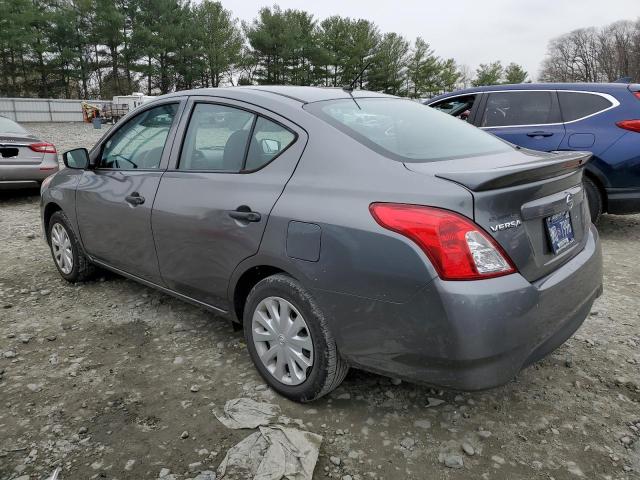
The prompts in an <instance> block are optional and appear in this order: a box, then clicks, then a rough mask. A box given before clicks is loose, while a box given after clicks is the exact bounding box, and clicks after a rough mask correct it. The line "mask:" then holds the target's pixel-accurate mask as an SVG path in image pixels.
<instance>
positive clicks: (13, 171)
mask: <svg viewBox="0 0 640 480" xmlns="http://www.w3.org/2000/svg"><path fill="white" fill-rule="evenodd" d="M58 170H59V167H58V163H57V161H56V162H55V163H53V162H43V163H40V164H36V165H20V166H18V165H0V189H10V188H29V187H37V186H38V185H39V184H40V183H41V182H42V181H43V180H44V179H45V178H47V177H48V176H49V175H53V174H54V173H56V172H57V171H58Z"/></svg>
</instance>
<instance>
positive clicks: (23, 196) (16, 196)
mask: <svg viewBox="0 0 640 480" xmlns="http://www.w3.org/2000/svg"><path fill="white" fill-rule="evenodd" d="M39 199H40V190H39V189H38V188H27V189H10V190H2V189H0V206H1V205H2V204H3V203H6V202H12V203H15V202H24V201H27V202H36V201H39Z"/></svg>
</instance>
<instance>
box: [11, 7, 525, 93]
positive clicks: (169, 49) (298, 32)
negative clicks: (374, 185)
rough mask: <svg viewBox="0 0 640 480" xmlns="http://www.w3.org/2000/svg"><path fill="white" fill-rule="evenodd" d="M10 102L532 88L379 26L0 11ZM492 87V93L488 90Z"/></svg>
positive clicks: (216, 11)
mask: <svg viewBox="0 0 640 480" xmlns="http://www.w3.org/2000/svg"><path fill="white" fill-rule="evenodd" d="M0 11H1V12H2V15H1V16H0V95H2V96H38V97H63V98H78V97H80V98H107V99H108V98H110V97H112V96H114V95H120V94H129V93H131V92H134V91H142V92H146V93H147V94H149V95H151V94H158V93H160V94H161V93H167V92H170V91H173V90H182V89H189V88H197V87H217V86H222V85H247V84H289V85H321V86H333V87H335V86H345V85H349V84H350V83H351V82H352V81H353V80H354V79H355V78H356V77H358V75H359V74H360V72H362V71H364V73H363V74H362V75H361V76H360V77H359V78H358V81H357V82H356V85H355V86H356V87H359V88H367V89H369V90H375V91H382V92H386V93H390V94H394V95H401V96H410V97H414V98H420V97H428V96H431V95H434V94H436V93H440V92H444V91H449V90H453V89H455V88H457V87H460V86H469V85H470V84H471V83H473V84H490V83H499V82H505V81H506V82H514V83H518V82H523V81H525V79H526V77H527V73H526V72H525V71H524V70H523V69H522V67H520V66H519V65H516V64H510V65H509V66H508V67H506V68H504V67H503V66H502V64H501V63H500V62H494V63H491V64H488V65H481V66H480V67H479V68H478V70H477V71H476V72H475V75H473V74H471V73H470V69H469V68H468V67H466V66H460V65H458V64H457V63H456V61H455V60H454V59H452V58H441V57H439V56H437V55H436V54H435V52H434V50H433V49H432V48H431V47H430V45H429V44H428V43H427V42H426V41H425V40H424V39H422V38H420V37H418V38H416V39H415V40H414V41H412V42H410V41H409V40H407V39H406V38H405V37H403V36H402V35H399V34H398V33H394V32H387V33H383V32H381V31H380V29H379V27H378V26H376V25H375V24H374V23H373V22H371V21H369V20H365V19H352V18H347V17H341V16H332V17H329V18H326V19H323V20H317V19H315V18H314V17H313V15H311V14H310V13H308V12H305V11H303V10H297V9H286V10H283V9H281V8H279V7H278V6H274V7H271V8H269V7H267V8H262V9H261V10H260V11H259V12H258V15H257V16H256V17H255V18H254V19H253V20H252V21H249V22H240V21H238V20H237V19H235V18H234V17H233V14H232V12H231V11H230V10H227V9H225V8H224V7H223V5H222V4H221V3H220V2H218V1H213V0H204V1H203V2H202V3H198V4H192V3H190V2H189V1H187V0H0ZM486 82H489V83H486Z"/></svg>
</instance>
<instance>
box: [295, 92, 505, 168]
mask: <svg viewBox="0 0 640 480" xmlns="http://www.w3.org/2000/svg"><path fill="white" fill-rule="evenodd" d="M304 108H305V109H306V110H308V111H309V112H311V113H313V114H314V115H316V116H317V117H319V118H321V119H323V120H325V121H326V122H327V123H329V124H331V125H333V126H334V127H336V128H337V129H338V130H340V131H342V132H344V133H346V134H347V135H349V136H350V137H352V138H354V139H355V140H357V141H358V142H360V143H362V144H363V145H365V146H367V147H369V148H370V149H371V150H373V151H375V152H377V153H380V154H382V155H385V156H386V157H389V158H392V159H394V160H398V161H401V162H416V163H420V162H432V161H436V160H444V159H449V158H457V157H473V156H480V155H487V154H490V153H499V152H506V151H509V150H510V149H511V147H510V146H509V145H508V144H506V143H505V142H503V141H502V140H499V139H498V138H497V137H494V136H493V135H490V134H488V133H486V132H483V131H482V130H480V129H478V128H476V127H474V126H472V125H469V124H468V123H466V122H461V121H460V120H458V119H457V118H455V117H451V116H450V115H447V114H445V113H442V112H440V111H438V110H436V109H433V108H430V107H427V106H426V105H422V104H420V103H418V102H414V101H411V100H403V99H396V98H358V99H341V100H329V101H323V102H315V103H309V104H307V105H305V107H304Z"/></svg>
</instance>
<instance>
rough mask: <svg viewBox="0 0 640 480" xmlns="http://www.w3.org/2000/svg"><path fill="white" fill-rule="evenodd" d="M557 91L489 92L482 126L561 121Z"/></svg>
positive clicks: (542, 123)
mask: <svg viewBox="0 0 640 480" xmlns="http://www.w3.org/2000/svg"><path fill="white" fill-rule="evenodd" d="M554 95H555V92H508V91H505V92H494V93H490V94H489V98H488V99H487V104H486V106H485V108H484V112H483V115H482V123H481V126H482V127H506V126H515V125H544V124H549V123H558V122H560V112H559V111H558V109H557V108H556V103H557V102H555V101H554Z"/></svg>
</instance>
